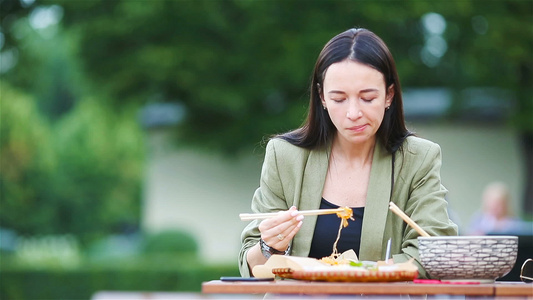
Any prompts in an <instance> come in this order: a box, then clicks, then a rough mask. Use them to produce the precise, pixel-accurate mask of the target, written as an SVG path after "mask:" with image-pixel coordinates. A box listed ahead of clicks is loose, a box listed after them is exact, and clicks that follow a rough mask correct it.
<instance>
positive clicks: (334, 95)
mask: <svg viewBox="0 0 533 300" xmlns="http://www.w3.org/2000/svg"><path fill="white" fill-rule="evenodd" d="M388 90H389V92H388V93H387V88H386V87H385V79H384V77H383V74H381V73H380V72H379V71H377V70H376V69H373V68H371V67H369V66H366V65H364V64H361V63H358V62H354V61H351V60H345V61H342V62H338V63H335V64H332V65H331V66H329V68H328V69H327V71H326V74H325V78H324V88H323V90H322V95H321V97H322V105H324V106H325V107H326V109H327V111H328V113H329V117H330V118H331V121H332V122H333V124H334V125H335V127H336V128H337V137H338V138H341V139H344V140H346V141H347V142H349V143H364V142H368V141H371V140H372V141H373V140H374V138H375V135H376V132H377V131H378V129H379V126H380V125H381V122H382V121H383V116H384V115H385V109H386V108H387V107H388V106H390V105H391V102H392V97H393V96H394V91H393V89H392V86H391V87H389V89H388Z"/></svg>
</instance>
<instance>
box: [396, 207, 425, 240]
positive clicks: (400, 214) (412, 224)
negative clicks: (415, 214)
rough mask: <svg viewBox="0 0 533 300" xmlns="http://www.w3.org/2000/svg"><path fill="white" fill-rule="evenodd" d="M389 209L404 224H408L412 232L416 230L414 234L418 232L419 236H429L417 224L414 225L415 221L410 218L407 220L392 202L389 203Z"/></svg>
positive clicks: (407, 217)
mask: <svg viewBox="0 0 533 300" xmlns="http://www.w3.org/2000/svg"><path fill="white" fill-rule="evenodd" d="M389 209H390V210H391V211H392V212H393V213H395V214H397V215H398V216H400V218H402V219H403V220H404V221H405V223H407V224H409V226H411V227H413V228H414V230H416V232H418V234H420V235H421V236H426V237H427V236H429V234H428V233H427V232H426V231H425V230H424V229H422V227H420V226H418V224H416V223H415V221H413V220H412V219H411V218H409V216H407V215H406V214H405V213H404V212H403V211H402V210H401V209H400V208H399V207H398V206H397V205H396V204H394V203H392V202H389Z"/></svg>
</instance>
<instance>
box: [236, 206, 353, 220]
mask: <svg viewBox="0 0 533 300" xmlns="http://www.w3.org/2000/svg"><path fill="white" fill-rule="evenodd" d="M344 211H345V210H344V208H342V207H339V208H335V209H315V210H301V211H298V215H302V216H317V215H328V214H336V213H341V212H344ZM277 215H278V213H277V212H275V213H258V214H239V217H240V218H241V220H242V221H250V220H258V219H268V218H272V217H275V216H277Z"/></svg>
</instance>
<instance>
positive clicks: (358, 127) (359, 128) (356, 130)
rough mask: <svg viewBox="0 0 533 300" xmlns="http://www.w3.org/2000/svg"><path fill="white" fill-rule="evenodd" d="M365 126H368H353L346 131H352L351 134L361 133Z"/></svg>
mask: <svg viewBox="0 0 533 300" xmlns="http://www.w3.org/2000/svg"><path fill="white" fill-rule="evenodd" d="M367 126H368V124H365V125H360V126H353V127H350V128H348V130H350V131H353V132H361V131H363V130H365V128H366V127H367Z"/></svg>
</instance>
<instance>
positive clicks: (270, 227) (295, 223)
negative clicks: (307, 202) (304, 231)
mask: <svg viewBox="0 0 533 300" xmlns="http://www.w3.org/2000/svg"><path fill="white" fill-rule="evenodd" d="M303 218H304V216H301V215H298V210H297V209H296V207H295V206H293V207H291V208H290V209H289V210H286V211H280V212H279V213H278V215H277V216H275V217H273V218H269V219H266V220H263V221H262V222H261V223H260V224H259V231H260V232H261V238H262V239H263V241H265V243H266V244H267V245H268V246H270V247H272V248H274V249H276V250H279V251H285V250H287V248H288V247H289V243H290V242H291V240H292V238H293V237H294V235H296V233H297V232H298V231H299V230H300V227H302V224H303V222H302V220H303ZM246 261H247V262H248V268H249V269H250V273H252V270H253V268H254V266H256V265H262V264H265V262H266V261H267V259H266V257H265V256H263V253H261V248H260V247H259V243H257V244H255V245H254V246H253V247H252V248H250V250H248V252H247V254H246Z"/></svg>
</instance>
